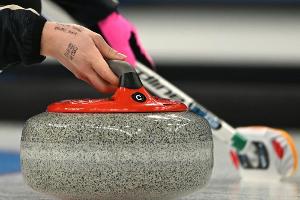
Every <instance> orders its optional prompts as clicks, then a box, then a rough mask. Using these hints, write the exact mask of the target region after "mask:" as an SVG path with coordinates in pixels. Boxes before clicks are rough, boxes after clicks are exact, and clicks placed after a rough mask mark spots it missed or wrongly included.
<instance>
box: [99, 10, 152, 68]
mask: <svg viewBox="0 0 300 200" xmlns="http://www.w3.org/2000/svg"><path fill="white" fill-rule="evenodd" d="M98 27H99V29H100V30H101V32H102V34H103V36H104V37H105V39H106V40H107V42H108V43H109V44H110V45H111V47H112V48H114V49H115V50H117V51H119V52H120V53H122V54H125V55H126V56H127V59H126V61H127V62H129V63H130V64H131V65H133V66H135V65H136V62H137V58H136V56H135V54H134V52H133V50H132V48H131V46H130V42H129V41H130V38H131V36H132V34H134V36H135V39H136V42H137V45H138V46H139V49H140V51H141V53H142V54H143V55H144V56H145V57H146V59H147V60H148V61H149V62H150V63H151V64H152V65H153V66H154V63H153V60H152V58H151V57H150V56H149V54H148V53H147V52H146V51H145V49H144V48H143V46H142V45H141V40H140V38H139V36H138V34H137V30H136V28H135V27H134V25H133V24H131V23H130V22H129V21H128V20H127V19H125V18H124V17H123V16H122V15H120V14H119V13H117V12H114V13H112V14H111V15H109V16H108V17H107V18H105V19H104V20H102V21H100V22H98Z"/></svg>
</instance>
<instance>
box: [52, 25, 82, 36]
mask: <svg viewBox="0 0 300 200" xmlns="http://www.w3.org/2000/svg"><path fill="white" fill-rule="evenodd" d="M54 30H56V31H62V32H64V33H68V34H71V35H77V34H78V33H80V32H81V31H82V29H81V28H79V27H77V26H74V25H69V24H60V23H56V26H55V27H54Z"/></svg>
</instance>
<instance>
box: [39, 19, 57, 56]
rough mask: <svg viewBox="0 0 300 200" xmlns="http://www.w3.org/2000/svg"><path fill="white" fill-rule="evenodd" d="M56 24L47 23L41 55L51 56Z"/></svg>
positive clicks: (42, 40)
mask: <svg viewBox="0 0 300 200" xmlns="http://www.w3.org/2000/svg"><path fill="white" fill-rule="evenodd" d="M53 26H54V22H46V23H45V25H44V28H43V31H42V37H41V52H40V53H41V55H43V56H50V55H51V47H52V45H51V44H52V42H51V41H52V35H53V32H52V30H53Z"/></svg>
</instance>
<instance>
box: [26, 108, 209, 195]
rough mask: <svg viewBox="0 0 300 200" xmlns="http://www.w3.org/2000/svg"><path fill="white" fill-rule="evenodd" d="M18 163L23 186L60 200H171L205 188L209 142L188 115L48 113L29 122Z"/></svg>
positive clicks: (200, 122) (205, 130)
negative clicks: (21, 170) (28, 186)
mask: <svg viewBox="0 0 300 200" xmlns="http://www.w3.org/2000/svg"><path fill="white" fill-rule="evenodd" d="M21 162H22V169H23V174H24V178H25V181H26V182H27V184H28V185H30V186H31V187H32V188H33V189H35V190H37V191H40V192H45V193H47V194H52V195H55V196H58V197H60V198H64V199H172V198H176V197H180V196H184V195H186V194H189V193H191V192H194V191H196V190H199V189H200V188H201V187H203V186H204V185H205V184H206V183H207V182H208V179H209V178H210V175H211V172H212V167H213V141H212V135H211V131H210V129H209V126H208V124H207V122H206V121H205V120H203V119H201V118H199V117H198V116H196V115H195V114H193V113H189V112H174V113H138V114H137V113H134V114H130V113H126V114H121V113H118V114H116V113H115V114H78V113H77V114H75V113H73V114H70V113H69V114H63V113H47V112H46V113H42V114H40V115H37V116H35V117H33V118H31V119H29V120H28V121H27V123H26V125H25V128H24V130H23V135H22V139H21Z"/></svg>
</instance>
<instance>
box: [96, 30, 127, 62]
mask: <svg viewBox="0 0 300 200" xmlns="http://www.w3.org/2000/svg"><path fill="white" fill-rule="evenodd" d="M92 38H93V41H94V43H95V45H96V47H97V49H98V50H99V51H100V53H101V54H102V56H103V57H105V58H106V59H109V60H124V59H126V58H127V56H125V55H124V54H122V53H119V52H118V51H116V50H115V49H113V48H111V47H110V46H109V45H108V44H107V43H106V41H105V40H104V38H103V37H102V36H101V35H99V34H96V33H94V34H93V36H92Z"/></svg>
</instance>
